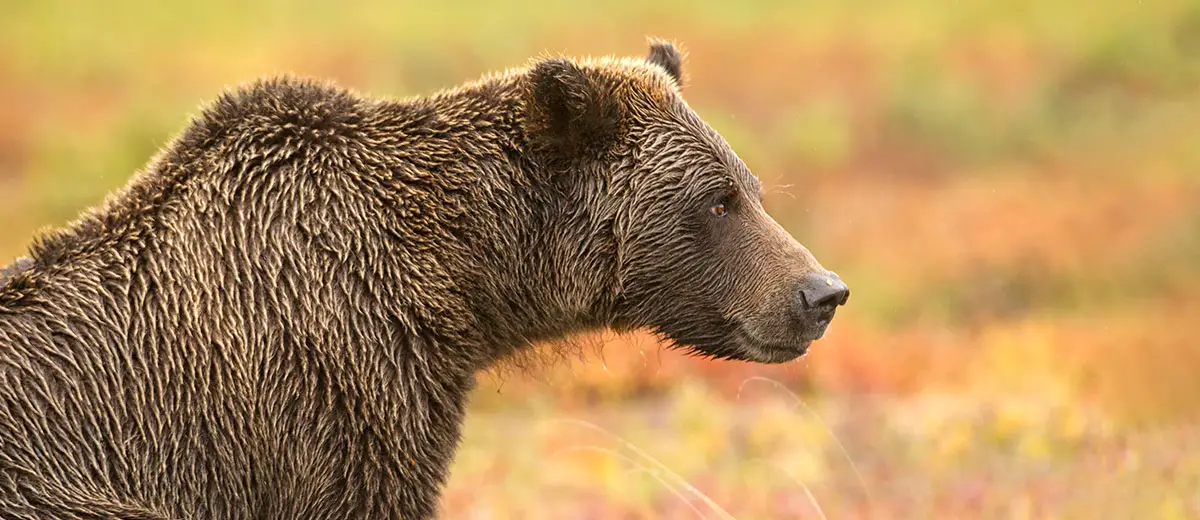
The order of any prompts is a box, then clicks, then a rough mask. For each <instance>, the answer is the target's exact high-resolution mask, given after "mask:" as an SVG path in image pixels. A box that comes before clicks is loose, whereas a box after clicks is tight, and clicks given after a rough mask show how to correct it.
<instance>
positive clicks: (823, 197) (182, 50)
mask: <svg viewBox="0 0 1200 520" xmlns="http://www.w3.org/2000/svg"><path fill="white" fill-rule="evenodd" d="M434 5H435V4H432V3H428V4H427V3H418V2H396V1H393V2H383V1H379V0H368V1H364V2H355V3H353V5H350V3H342V2H331V1H321V2H306V3H303V4H291V3H285V2H278V1H270V2H253V3H252V2H234V1H231V0H212V1H207V2H203V3H180V4H179V5H167V4H166V3H150V2H145V3H143V2H135V1H132V0H114V1H110V2H62V1H44V2H30V1H20V0H17V1H14V0H7V1H4V2H3V3H2V5H0V12H2V13H3V15H2V16H0V35H3V36H0V100H3V102H2V103H0V263H7V262H8V261H9V260H10V259H12V258H14V257H16V256H19V255H20V254H22V253H23V251H24V250H25V248H26V247H27V245H28V243H29V242H30V239H31V237H32V236H33V234H34V233H35V232H36V231H37V230H38V229H40V228H43V227H45V226H56V225H61V224H63V223H65V222H67V221H69V220H70V219H72V218H73V217H74V216H75V215H76V214H78V212H79V211H80V210H81V209H83V208H85V207H87V206H89V205H92V204H95V203H97V202H99V201H100V200H101V199H102V197H103V195H104V193H106V192H107V191H108V190H110V189H113V188H115V187H117V186H120V185H121V184H123V183H125V182H126V181H127V179H128V177H129V176H130V175H131V174H132V173H133V172H134V171H136V170H137V169H138V168H140V167H142V166H143V165H144V164H145V162H146V161H147V160H148V159H149V157H150V155H151V154H152V153H153V152H154V151H155V150H156V149H157V148H158V147H159V146H161V145H162V144H164V143H165V142H167V141H168V140H169V139H170V138H171V136H172V135H174V134H175V133H176V132H178V131H179V130H180V129H181V128H182V127H183V125H185V124H186V121H187V118H188V116H189V115H190V114H195V113H196V111H197V110H198V109H199V107H200V106H201V104H202V103H204V102H205V101H207V100H211V99H213V98H214V97H215V96H216V95H217V94H218V93H219V92H220V91H221V90H222V89H224V88H227V87H230V86H233V85H236V84H239V83H243V82H246V81H250V80H252V79H254V78H257V77H261V76H264V75H270V74H275V73H282V72H293V73H297V74H302V75H309V76H317V77H322V78H328V79H332V80H336V81H338V82H340V83H341V84H343V85H345V86H348V87H352V88H354V89H356V90H359V91H361V92H364V93H370V94H374V95H381V96H394V97H403V96H410V95H417V94H426V93H430V92H433V91H434V90H436V89H439V88H443V87H448V86H451V85H454V84H456V83H459V82H462V81H466V80H469V79H473V78H475V77H477V76H479V75H481V74H483V73H485V72H488V71H492V70H497V69H501V68H504V67H508V66H514V65H521V64H523V63H525V62H526V61H527V60H528V59H529V58H531V57H533V56H537V55H542V54H554V53H566V54H571V55H587V54H620V55H641V54H643V53H644V52H645V37H646V36H649V35H655V36H662V37H667V38H671V39H674V40H676V41H678V42H680V43H681V44H682V45H683V46H684V47H685V49H686V50H687V51H688V52H689V56H688V60H687V61H686V62H685V65H684V68H685V72H686V74H687V86H686V88H685V95H686V97H687V98H688V100H689V103H690V104H691V105H692V106H693V107H694V108H695V109H696V110H697V111H698V112H699V113H700V114H701V115H702V116H703V117H705V118H706V119H707V120H708V121H709V122H710V123H711V124H712V125H713V126H714V127H715V128H717V130H719V131H720V132H721V133H722V134H723V135H725V136H726V138H727V139H728V140H729V141H730V142H731V144H732V145H733V147H734V148H735V149H736V150H737V151H738V153H739V155H741V157H742V158H743V159H744V160H745V161H746V163H747V164H748V165H749V166H750V167H751V169H752V170H754V171H755V172H756V173H757V174H758V175H759V176H760V177H761V179H762V180H763V182H764V184H766V185H767V186H768V193H769V195H768V197H767V206H768V209H769V210H770V211H771V212H772V213H773V214H774V215H775V216H776V218H777V219H778V220H780V222H782V223H783V224H784V225H785V226H786V227H787V228H788V229H789V230H790V231H791V232H792V233H793V234H794V235H795V236H796V237H798V238H799V239H800V240H801V242H803V243H805V244H806V245H808V246H809V248H810V249H812V250H813V251H814V253H815V254H816V255H817V257H818V258H820V259H821V261H822V263H823V264H824V265H826V266H828V267H830V268H832V269H835V270H836V271H838V272H839V273H840V274H841V275H842V278H843V279H845V280H847V281H848V283H849V284H850V285H851V287H853V290H854V295H853V298H852V299H851V301H850V304H849V305H848V306H847V307H846V308H845V309H844V310H842V311H839V315H838V318H837V320H835V322H834V324H833V326H832V327H831V329H830V332H829V334H828V335H827V336H826V338H825V339H823V340H821V341H820V342H818V343H817V344H816V345H815V346H814V349H813V351H812V352H811V354H810V355H809V356H807V357H806V358H804V359H802V360H800V361H797V362H795V363H791V364H787V365H784V366H775V367H759V366H753V365H748V364H742V363H731V362H710V361H703V360H698V359H695V358H691V357H688V356H684V355H681V354H680V353H678V352H674V351H671V350H665V349H663V348H661V347H659V346H658V344H657V343H655V341H654V340H653V339H652V338H648V337H644V336H640V335H633V336H626V337H608V336H604V337H598V338H593V339H588V340H586V341H584V342H583V343H584V344H585V345H586V346H587V347H588V348H585V349H583V353H582V355H578V356H575V355H571V356H567V358H566V359H565V360H563V361H560V362H557V363H552V364H548V365H547V366H538V367H529V368H515V369H513V368H512V367H510V369H509V370H506V371H502V372H498V373H493V374H487V375H485V376H484V377H483V379H482V380H481V385H480V388H479V391H478V392H477V394H476V395H475V396H474V399H473V403H472V412H473V415H472V416H471V418H470V420H469V421H468V424H467V429H466V433H465V439H464V445H463V448H462V451H461V453H460V457H459V459H458V461H457V462H456V465H455V467H454V472H453V475H452V480H451V483H450V486H449V489H448V490H447V495H446V499H445V503H444V506H445V507H444V509H445V511H444V513H445V517H447V518H470V519H492V518H496V519H500V518H660V517H661V518H739V519H750V518H823V517H824V518H831V519H835V518H864V517H869V518H914V517H915V518H975V517H985V518H1200V427H1198V426H1197V423H1196V421H1197V419H1200V413H1198V412H1200V405H1198V404H1197V403H1198V402H1200V377H1196V367H1200V339H1197V338H1200V3H1198V2H1196V1H1188V0H1140V1H1134V0H1114V1H1111V2H1084V1H1083V0H1062V1H1059V2H1034V1H1029V0H1013V1H999V0H992V1H979V2H971V3H946V2H936V1H933V0H911V1H904V2H899V1H893V2H885V1H841V2H839V1H833V0H810V1H803V2H779V1H763V2H747V3H734V2H712V1H700V2H680V1H670V2H663V3H655V4H649V3H642V2H632V1H624V0H622V1H615V2H608V3H607V4H599V3H597V4H594V5H572V4H568V3H562V4H555V3H550V2H545V1H539V2H534V3H527V4H510V5H504V4H500V3H491V2H448V3H444V4H436V5H438V7H436V8H435V7H432V6H434ZM546 349H547V350H553V348H552V347H546ZM548 354H549V355H548V356H547V357H555V356H554V355H553V354H554V353H553V352H550V353H548Z"/></svg>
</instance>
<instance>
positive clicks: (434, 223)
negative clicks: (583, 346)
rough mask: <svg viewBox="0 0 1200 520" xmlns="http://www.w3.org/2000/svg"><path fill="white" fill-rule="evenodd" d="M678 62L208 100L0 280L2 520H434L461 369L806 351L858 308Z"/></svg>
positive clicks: (549, 64) (266, 84)
mask: <svg viewBox="0 0 1200 520" xmlns="http://www.w3.org/2000/svg"><path fill="white" fill-rule="evenodd" d="M680 63H681V58H680V54H679V52H678V51H677V50H676V49H675V48H674V47H673V46H672V45H670V44H668V43H665V42H661V41H657V40H655V41H652V43H651V52H650V54H649V56H648V57H647V58H645V59H635V58H603V59H580V60H576V59H566V58H543V59H538V60H534V61H532V62H531V63H530V65H529V66H527V67H525V68H521V69H513V70H509V71H507V72H504V73H502V74H497V75H491V76H487V77H484V78H483V79H481V80H478V81H476V82H473V83H468V84H466V85H463V86H459V87H457V88H454V89H451V90H448V91H444V92H440V93H437V94H434V95H432V96H428V97H424V98H417V99H406V100H391V99H379V98H366V97H361V96H359V95H356V94H354V93H351V92H348V91H346V90H342V89H340V88H337V87H334V86H331V85H328V84H324V83H317V82H313V81H307V80H300V79H289V78H284V79H273V80H267V81H261V82H258V83H255V84H252V85H250V86H246V87H244V88H241V89H239V90H237V91H236V92H231V93H226V94H224V95H222V96H221V97H220V98H219V99H217V100H216V101H215V102H214V103H212V104H211V105H210V106H208V107H207V108H206V109H205V110H203V112H202V113H201V114H200V115H199V116H198V117H196V118H195V120H194V121H192V122H191V123H190V124H189V126H188V127H187V128H186V129H185V130H184V131H183V132H182V133H181V135H180V136H178V137H177V138H176V139H175V140H174V141H172V142H171V143H169V144H168V145H167V146H166V147H165V149H164V150H163V151H162V152H160V153H159V154H158V155H157V156H156V157H155V158H153V159H152V160H151V162H150V163H149V165H148V166H147V167H146V168H145V169H144V171H143V172H142V173H140V174H139V175H137V176H135V178H133V179H132V180H131V181H130V182H129V184H128V185H127V186H126V187H125V188H123V189H122V190H121V191H120V192H119V193H116V194H114V195H112V196H110V197H109V198H108V199H107V200H106V201H105V202H104V203H103V204H102V205H101V206H100V207H98V208H96V209H94V210H92V211H90V212H88V213H86V214H85V215H83V216H82V217H80V218H79V219H78V220H77V221H75V222H73V223H72V224H70V225H69V226H67V227H66V228H65V229H62V230H59V231H55V232H52V233H49V234H47V235H46V236H43V237H41V238H39V239H37V240H36V241H35V242H34V243H33V245H32V246H31V248H30V253H29V255H28V258H27V259H24V260H23V261H22V262H20V263H19V264H18V265H15V266H13V267H11V268H9V269H6V270H5V271H4V275H3V281H0V284H2V285H0V517H3V518H13V519H17V518H20V519H25V518H29V519H32V518H56V519H64V518H120V519H166V518H181V519H182V518H259V519H269V518H280V519H283V518H289V519H291V518H325V519H329V518H428V517H432V516H434V515H435V514H436V513H437V511H438V497H439V494H440V491H441V488H442V486H443V483H444V481H445V479H446V476H447V467H448V465H449V463H450V462H451V459H452V457H453V455H454V451H455V447H456V445H457V443H458V440H459V433H460V428H461V425H462V422H463V414H464V406H465V401H466V398H467V395H468V391H469V390H470V389H471V388H472V385H473V384H474V378H475V374H476V373H477V372H478V371H480V370H483V369H486V368H488V367H489V366H491V365H493V364H494V363H496V362H497V360H501V359H504V358H506V356H509V355H510V354H514V353H517V352H519V351H522V350H523V349H527V348H529V346H530V345H531V344H533V343H537V342H542V341H549V340H553V339H555V338H562V337H564V336H567V335H570V334H574V333H579V332H585V331H589V330H600V329H606V328H607V329H615V330H618V331H626V330H632V329H648V330H650V331H653V332H655V333H657V334H659V335H660V336H661V337H662V338H664V340H666V341H668V342H670V343H671V344H673V345H675V346H677V347H679V348H689V349H693V350H694V351H695V352H697V353H700V354H702V355H707V356H711V357H714V358H728V359H741V360H749V361H756V362H764V363H778V362H784V361H788V360H792V359H795V358H797V357H799V356H801V355H803V354H804V353H805V351H806V349H807V348H808V346H809V344H810V343H811V342H812V341H813V340H815V339H817V338H819V337H821V335H822V334H823V332H824V331H825V328H826V326H827V325H828V323H829V321H830V320H831V319H832V317H833V314H834V310H835V309H836V308H837V307H838V306H839V305H841V304H843V303H844V302H845V301H846V298H847V296H848V294H849V293H848V290H847V288H846V285H845V284H844V283H842V282H841V281H840V280H839V279H838V277H837V276H836V275H834V274H833V273H832V272H829V271H827V270H825V269H824V268H822V267H821V265H820V264H819V263H818V262H817V261H816V260H815V259H814V258H813V256H812V255H811V254H810V253H809V252H808V250H806V249H805V248H804V247H803V246H801V245H800V244H799V243H797V242H796V241H795V240H794V239H793V238H792V237H791V236H790V235H789V234H788V233H787V232H786V231H785V230H784V229H783V228H782V227H781V226H780V225H779V224H777V223H776V222H775V221H774V220H772V219H771V217H769V216H768V215H767V213H766V212H765V211H764V209H763V206H762V203H761V199H760V197H761V192H762V188H761V186H760V184H759V182H758V180H756V178H755V177H754V176H753V175H752V174H751V173H750V171H749V170H748V169H747V167H746V165H745V164H743V163H742V161H741V160H740V159H739V158H738V157H737V155H735V154H734V152H733V151H732V150H731V149H730V147H729V145H728V144H727V143H726V142H725V140H724V139H722V138H721V136H720V135H718V134H717V132H715V131H714V130H713V129H712V128H710V127H709V126H708V125H707V124H705V122H704V121H703V120H701V118H700V117H699V116H697V115H696V113H695V112H693V111H692V109H691V108H689V106H688V104H687V103H686V102H685V101H684V100H683V98H682V97H681V94H680V92H681V90H680V89H681V86H680V85H681V81H680Z"/></svg>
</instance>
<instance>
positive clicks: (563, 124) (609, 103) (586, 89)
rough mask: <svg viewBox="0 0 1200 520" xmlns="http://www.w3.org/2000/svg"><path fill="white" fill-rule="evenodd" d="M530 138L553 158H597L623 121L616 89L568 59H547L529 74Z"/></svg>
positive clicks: (614, 138)
mask: <svg viewBox="0 0 1200 520" xmlns="http://www.w3.org/2000/svg"><path fill="white" fill-rule="evenodd" d="M528 88H529V92H528V97H527V99H528V114H527V117H528V121H527V123H526V127H527V131H528V134H529V138H530V140H531V141H532V144H533V145H534V147H535V148H537V149H540V150H541V151H544V152H548V153H550V154H551V155H553V156H554V158H555V159H556V160H560V161H565V162H573V161H575V160H577V159H588V158H596V157H599V156H600V155H602V154H603V153H604V152H605V151H606V150H607V149H608V148H609V147H610V146H611V145H612V144H613V143H614V142H615V141H616V138H617V133H618V130H619V128H620V124H621V109H620V103H619V102H618V100H617V99H616V93H615V92H612V91H611V90H609V89H605V88H603V86H602V85H601V84H600V82H598V81H597V80H596V79H595V78H593V77H592V76H591V75H590V74H589V73H588V71H586V70H584V69H583V68H581V67H580V66H579V65H577V64H575V63H573V62H571V61H570V60H566V59H562V58H551V59H546V60H543V61H541V62H539V63H537V64H536V65H534V66H533V68H532V70H530V72H529V87H528Z"/></svg>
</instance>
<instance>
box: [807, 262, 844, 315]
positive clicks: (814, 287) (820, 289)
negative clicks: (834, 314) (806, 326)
mask: <svg viewBox="0 0 1200 520" xmlns="http://www.w3.org/2000/svg"><path fill="white" fill-rule="evenodd" d="M800 298H801V299H802V300H803V301H804V307H805V308H806V309H817V308H822V307H828V308H829V310H830V311H832V310H833V308H834V307H837V306H838V305H843V304H845V303H846V300H848V299H849V298H850V288H849V287H847V286H846V284H845V283H844V282H842V279H841V278H838V275H837V273H835V272H833V271H823V272H813V273H809V274H808V275H807V276H805V277H804V279H802V280H801V281H800Z"/></svg>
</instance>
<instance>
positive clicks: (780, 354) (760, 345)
mask: <svg viewBox="0 0 1200 520" xmlns="http://www.w3.org/2000/svg"><path fill="white" fill-rule="evenodd" d="M735 337H736V339H737V343H738V346H739V347H740V348H739V350H740V351H742V353H743V354H744V358H745V359H746V360H748V361H754V362H758V363H769V364H774V363H786V362H788V361H792V360H795V359H799V358H801V357H804V355H805V354H807V353H808V349H809V347H810V346H812V342H813V340H811V339H802V340H797V341H795V342H778V341H768V340H765V339H762V338H759V337H758V336H756V335H754V334H752V333H751V332H750V331H748V330H746V328H745V327H738V328H737V329H736V334H735Z"/></svg>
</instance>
